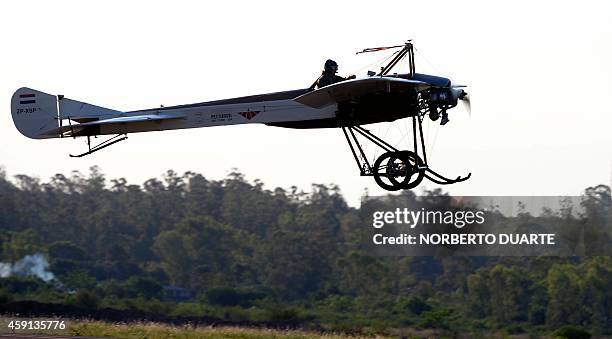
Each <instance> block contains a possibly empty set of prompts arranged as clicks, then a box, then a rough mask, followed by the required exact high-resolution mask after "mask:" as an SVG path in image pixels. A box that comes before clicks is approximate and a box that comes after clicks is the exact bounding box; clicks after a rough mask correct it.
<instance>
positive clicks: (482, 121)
mask: <svg viewBox="0 0 612 339" xmlns="http://www.w3.org/2000/svg"><path fill="white" fill-rule="evenodd" d="M410 38H411V39H413V40H414V43H415V46H416V49H417V65H416V67H417V71H418V72H424V73H430V74H437V75H443V76H449V77H451V78H453V79H455V81H456V82H460V83H463V84H467V85H469V86H470V87H469V92H470V94H471V98H472V103H473V104H472V116H471V118H470V117H469V116H468V115H467V114H466V112H465V111H464V110H463V109H462V108H461V107H458V108H456V109H453V110H452V111H451V116H450V118H451V122H450V123H449V124H448V125H446V126H444V127H443V128H439V127H437V125H433V124H432V125H431V126H428V127H427V130H428V134H429V139H428V145H429V147H430V150H429V151H430V155H431V157H430V160H431V161H430V164H431V165H432V167H433V168H434V169H436V170H438V171H439V172H441V173H443V174H446V175H448V176H450V177H455V176H457V175H464V174H466V173H467V172H472V173H473V174H472V179H470V180H469V181H467V182H464V183H460V184H456V185H452V186H446V189H448V190H449V191H450V192H451V193H454V194H461V195H575V194H579V193H580V192H581V191H582V190H583V189H584V188H586V187H587V186H590V185H595V184H599V183H606V184H607V183H609V182H610V175H611V166H612V147H611V145H612V133H611V132H612V128H611V127H612V108H610V99H612V63H611V61H612V2H610V1H572V2H568V1H507V2H500V1H494V2H493V1H491V2H483V1H436V2H430V1H398V2H385V1H376V2H372V1H367V2H356V1H346V2H341V1H299V2H295V1H278V2H266V1H249V2H247V1H244V2H234V1H224V2H220V1H215V2H211V3H208V2H204V1H197V2H196V1H193V2H189V1H172V2H169V1H164V2H162V1H142V2H137V1H133V2H128V1H97V2H94V1H19V2H17V1H5V2H2V3H1V4H0V43H2V46H3V53H2V56H1V57H0V58H1V59H0V60H1V62H0V102H4V103H5V106H4V107H5V111H4V112H5V113H4V114H3V115H1V118H0V135H1V140H2V143H1V146H0V158H1V160H0V165H2V166H4V167H5V169H6V170H7V172H8V174H9V175H15V174H21V173H23V174H28V175H35V176H38V177H40V178H41V179H43V180H46V179H48V178H49V177H50V176H52V175H53V174H55V173H65V174H68V173H69V172H70V171H71V170H75V169H77V170H81V171H83V172H87V168H88V167H90V166H92V165H99V166H100V167H101V168H102V170H103V171H104V172H105V173H107V175H108V176H109V177H110V178H116V177H125V178H127V179H128V181H129V182H132V183H142V182H143V181H144V180H146V179H148V178H151V177H156V176H157V177H158V176H159V175H160V174H162V173H163V172H165V171H166V170H167V169H174V170H177V171H179V172H184V171H187V170H191V171H195V172H200V173H202V174H203V175H205V176H206V177H208V178H211V179H221V178H224V177H225V176H226V174H227V173H228V172H229V171H230V169H231V168H238V169H240V170H241V171H242V172H244V173H245V174H246V176H247V179H249V180H254V179H261V180H262V181H263V182H264V183H265V184H266V187H268V188H274V187H276V186H281V187H286V188H287V187H289V186H291V185H297V186H298V187H301V188H304V189H306V190H309V188H310V184H311V183H337V184H338V185H340V188H341V190H342V192H343V193H344V194H345V195H346V197H347V199H348V200H349V202H350V203H351V204H356V203H357V202H358V201H359V197H360V196H361V194H362V193H363V191H364V188H366V187H367V188H368V189H369V191H370V194H377V193H383V192H384V191H382V190H381V189H379V188H378V187H377V186H376V184H375V183H374V181H373V179H372V178H368V177H360V176H359V174H358V171H357V168H356V165H355V163H354V160H353V158H352V155H351V154H350V152H349V150H348V146H347V145H346V142H345V140H344V137H343V135H342V132H341V131H340V130H335V129H331V130H291V129H282V128H276V127H267V126H263V125H242V126H230V127H214V128H200V129H191V130H178V131H166V132H153V133H138V134H131V135H129V140H128V141H127V142H123V143H120V144H117V145H116V146H113V147H111V148H110V149H106V150H103V151H100V152H98V153H95V154H94V155H92V156H88V157H85V158H81V159H72V158H69V157H68V153H77V152H81V151H83V150H84V147H85V141H84V139H77V140H72V139H61V140H60V139H54V140H30V139H27V138H26V137H24V136H22V135H21V134H19V132H18V131H17V130H16V129H15V127H14V125H13V122H12V120H11V116H10V109H9V107H10V98H11V95H12V94H13V92H14V91H15V90H16V89H17V88H19V87H22V86H28V87H32V88H35V89H38V90H41V91H44V92H48V93H53V94H64V95H66V97H68V98H72V99H76V100H81V101H86V102H89V103H93V104H97V105H101V106H105V107H109V108H113V109H117V110H135V109H140V108H150V107H156V106H159V105H160V104H163V105H165V106H168V105H174V104H183V103H192V102H200V101H207V100H215V99H222V98H230V97H236V96H243V95H250V94H259V93H266V92H272V91H282V90H289V89H296V88H304V87H308V86H309V85H310V84H311V83H312V81H314V79H315V78H316V77H317V76H318V75H319V73H320V70H321V68H322V65H323V62H324V61H325V60H326V59H328V58H332V59H334V60H336V61H338V63H339V64H340V70H339V72H340V74H341V75H347V74H351V73H354V72H357V71H358V72H357V73H356V74H357V75H358V76H364V75H365V72H366V71H367V70H368V69H367V68H363V67H364V66H366V65H368V64H370V63H371V62H373V61H374V60H377V59H379V58H382V57H384V56H386V54H374V55H366V56H362V55H360V56H356V55H355V52H356V51H358V50H361V49H363V48H365V47H375V46H381V45H387V44H398V43H402V42H404V41H405V40H406V39H410ZM370 69H373V70H376V69H375V68H374V66H373V67H372V68H370ZM381 113H382V112H381ZM403 124H404V122H403V121H402V122H400V123H398V124H397V126H403ZM397 126H395V125H393V126H391V127H389V126H372V128H371V129H372V130H373V131H380V132H382V134H385V133H386V131H387V130H393V131H398V133H399V130H398V127H397ZM402 128H403V127H402ZM434 139H435V142H434ZM425 186H426V187H427V188H434V187H436V185H435V184H432V183H428V182H426V184H425Z"/></svg>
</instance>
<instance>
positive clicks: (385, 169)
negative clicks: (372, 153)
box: [374, 151, 425, 191]
mask: <svg viewBox="0 0 612 339" xmlns="http://www.w3.org/2000/svg"><path fill="white" fill-rule="evenodd" d="M422 166H423V161H422V160H421V158H419V156H418V155H416V154H415V153H414V152H412V151H399V152H387V153H384V154H383V155H381V156H380V157H378V159H376V161H375V162H374V180H375V181H376V183H377V184H378V186H380V187H382V188H384V189H386V190H387V191H397V190H400V189H411V188H414V187H416V186H417V185H418V184H420V183H421V181H423V177H424V176H425V169H424V168H422Z"/></svg>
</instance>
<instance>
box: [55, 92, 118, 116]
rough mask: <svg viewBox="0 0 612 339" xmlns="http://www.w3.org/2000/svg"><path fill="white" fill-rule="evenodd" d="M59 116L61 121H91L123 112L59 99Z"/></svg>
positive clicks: (62, 98)
mask: <svg viewBox="0 0 612 339" xmlns="http://www.w3.org/2000/svg"><path fill="white" fill-rule="evenodd" d="M58 101H59V115H60V118H61V119H70V120H74V121H81V120H82V121H90V120H91V118H96V119H102V118H103V117H113V116H118V115H119V114H122V113H123V112H121V111H116V110H114V109H109V108H105V107H100V106H96V105H92V104H88V103H86V102H81V101H76V100H72V99H68V98H64V97H61V96H60V97H59V100H58Z"/></svg>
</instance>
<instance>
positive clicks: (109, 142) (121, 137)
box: [69, 134, 127, 158]
mask: <svg viewBox="0 0 612 339" xmlns="http://www.w3.org/2000/svg"><path fill="white" fill-rule="evenodd" d="M126 139H127V134H117V135H115V136H114V137H112V138H110V139H108V140H106V141H103V142H102V143H100V144H97V145H95V146H94V147H91V136H90V135H88V136H87V148H88V149H89V150H88V151H87V152H85V153H81V154H78V155H72V154H69V155H70V157H72V158H80V157H84V156H86V155H89V154H91V153H94V152H97V151H99V150H101V149H103V148H106V147H108V146H111V145H113V144H116V143H118V142H119V141H123V140H126Z"/></svg>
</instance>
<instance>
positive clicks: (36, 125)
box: [11, 87, 59, 139]
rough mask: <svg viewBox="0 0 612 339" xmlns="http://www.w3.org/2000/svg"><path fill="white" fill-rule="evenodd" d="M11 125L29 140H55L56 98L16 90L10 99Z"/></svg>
mask: <svg viewBox="0 0 612 339" xmlns="http://www.w3.org/2000/svg"><path fill="white" fill-rule="evenodd" d="M11 115H12V116H13V123H14V124H15V127H17V130H18V131H19V132H21V134H23V135H25V136H26V137H28V138H31V139H47V138H57V137H59V133H57V132H55V133H53V132H52V131H56V130H57V127H58V126H59V120H58V114H57V96H55V95H51V94H47V93H43V92H40V91H37V90H34V89H31V88H27V87H22V88H20V89H18V90H17V91H16V92H15V94H13V98H12V99H11Z"/></svg>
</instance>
